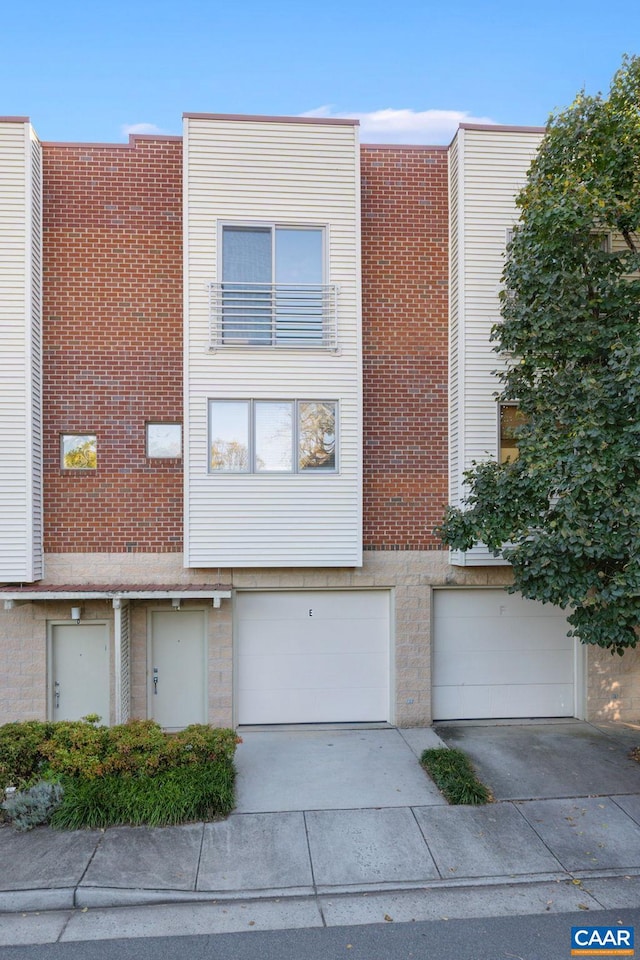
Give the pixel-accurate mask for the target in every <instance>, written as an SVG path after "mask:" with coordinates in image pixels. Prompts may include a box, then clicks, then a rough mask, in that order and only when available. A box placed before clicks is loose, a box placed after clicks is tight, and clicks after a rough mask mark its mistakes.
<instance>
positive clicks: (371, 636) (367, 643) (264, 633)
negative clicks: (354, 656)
mask: <svg viewBox="0 0 640 960" xmlns="http://www.w3.org/2000/svg"><path fill="white" fill-rule="evenodd" d="M388 630H389V628H388V622H387V621H386V620H385V621H382V622H381V621H379V620H361V621H359V628H358V630H355V631H354V629H353V624H352V623H349V624H344V623H343V622H340V621H335V620H330V621H326V620H315V619H314V620H311V621H309V620H308V619H307V620H293V621H287V620H271V621H269V624H268V626H267V627H265V625H264V624H262V623H261V622H260V621H258V620H251V621H248V622H247V623H245V624H243V628H242V652H243V655H246V656H260V655H261V654H262V653H263V652H264V647H265V644H268V649H269V651H270V652H272V653H275V654H285V653H291V654H295V653H314V652H316V651H317V652H321V653H323V654H329V653H335V654H339V653H341V652H344V651H345V650H350V651H352V652H354V653H362V654H368V653H376V652H387V651H388V647H389V632H388Z"/></svg>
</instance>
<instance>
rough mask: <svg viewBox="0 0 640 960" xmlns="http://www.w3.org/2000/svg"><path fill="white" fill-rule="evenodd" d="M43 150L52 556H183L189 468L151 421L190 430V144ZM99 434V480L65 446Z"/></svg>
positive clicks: (140, 141)
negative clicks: (162, 450) (186, 406)
mask: <svg viewBox="0 0 640 960" xmlns="http://www.w3.org/2000/svg"><path fill="white" fill-rule="evenodd" d="M43 150H44V182H45V189H44V269H45V278H46V282H45V288H44V338H45V350H44V422H45V424H46V427H45V464H44V466H45V488H44V491H45V494H44V507H45V549H46V550H47V551H48V552H50V553H59V552H62V551H64V552H70V553H71V552H75V551H78V552H82V553H86V552H90V551H96V552H101V551H102V552H109V551H113V552H118V551H125V552H126V551H141V552H145V551H158V552H164V551H180V550H182V461H181V460H177V459H176V460H174V459H171V460H163V459H148V458H147V457H146V448H145V424H146V422H147V421H161V422H166V421H168V422H180V421H181V420H182V143H181V140H180V139H179V138H171V137H167V138H162V137H160V138H158V137H153V138H145V137H134V138H132V140H131V143H130V144H128V145H121V146H115V145H114V146H111V145H102V144H101V145H96V144H55V143H47V144H44V146H43ZM63 433H71V434H73V433H88V434H96V435H97V438H98V466H97V469H96V470H76V471H69V470H66V471H65V470H62V469H61V466H60V463H61V460H60V436H61V434H63Z"/></svg>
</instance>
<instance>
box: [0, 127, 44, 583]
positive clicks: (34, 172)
mask: <svg viewBox="0 0 640 960" xmlns="http://www.w3.org/2000/svg"><path fill="white" fill-rule="evenodd" d="M40 234H41V178H40V145H39V143H38V142H37V140H36V138H35V136H34V134H33V131H32V130H31V127H30V126H29V124H27V123H22V122H7V121H5V122H2V123H0V358H1V359H0V364H1V366H0V371H1V375H0V448H1V449H2V457H0V490H2V497H0V580H3V581H8V582H22V581H32V580H35V579H38V578H39V577H40V576H41V575H42V504H41V468H42V448H41V415H40V382H41V372H40V311H41V303H40V300H41V236H40Z"/></svg>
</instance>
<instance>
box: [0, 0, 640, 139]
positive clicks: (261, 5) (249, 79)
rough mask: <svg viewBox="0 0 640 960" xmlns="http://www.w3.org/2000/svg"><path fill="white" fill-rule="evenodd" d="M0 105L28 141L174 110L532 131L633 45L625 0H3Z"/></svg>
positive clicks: (176, 119) (386, 127) (633, 13)
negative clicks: (22, 120) (27, 123)
mask: <svg viewBox="0 0 640 960" xmlns="http://www.w3.org/2000/svg"><path fill="white" fill-rule="evenodd" d="M2 34H3V44H2V47H3V53H2V57H1V58H0V115H3V116H29V117H30V118H31V120H32V122H33V124H34V126H35V128H36V131H37V133H38V134H39V136H40V138H41V139H43V140H76V141H77V140H79V141H106V142H118V141H123V140H126V138H127V134H128V133H129V132H130V131H133V132H135V131H139V132H153V131H159V132H162V133H170V134H179V133H181V117H182V113H183V112H185V111H186V112H202V113H255V114H271V115H288V116H293V115H298V114H307V115H319V116H322V115H326V116H357V117H359V118H360V120H361V134H362V139H363V140H367V141H369V142H404V143H446V142H448V141H449V139H450V138H451V135H452V133H453V131H454V130H455V127H456V126H457V123H458V122H459V121H461V120H468V121H474V120H480V121H483V122H484V121H490V122H495V123H507V124H519V125H527V126H529V125H542V124H544V123H545V121H546V119H547V117H548V115H549V113H550V112H551V111H553V110H554V109H556V108H559V107H563V106H567V105H568V104H569V103H570V102H571V101H572V99H573V97H574V96H575V94H576V92H577V91H578V90H579V89H581V88H582V87H585V88H586V90H587V92H589V93H596V92H597V91H598V90H603V91H606V89H607V88H608V85H609V80H610V78H611V76H612V74H613V73H614V71H615V70H616V69H617V67H618V66H619V65H620V61H621V58H622V54H623V53H625V52H627V53H640V3H639V2H638V0H615V2H614V3H612V4H609V3H606V2H604V3H603V2H602V0H597V2H596V0H581V2H578V0H553V2H552V0H535V2H529V3H525V2H523V0H512V2H510V3H508V2H505V0H485V2H483V0H457V2H455V3H454V2H451V0H449V2H447V0H437V2H436V0H395V2H394V0H384V2H381V0H367V2H361V0H323V2H322V3H312V2H310V0H270V2H269V0H235V2H233V0H226V2H224V3H223V2H219V0H208V2H205V0H175V2H167V0H128V2H123V0H111V2H110V3H99V2H94V0H82V2H76V0H62V2H57V3H56V2H55V0H46V2H44V0H23V2H20V0H8V2H7V4H6V5H5V8H4V10H3V15H2Z"/></svg>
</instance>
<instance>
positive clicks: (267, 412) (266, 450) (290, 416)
mask: <svg viewBox="0 0 640 960" xmlns="http://www.w3.org/2000/svg"><path fill="white" fill-rule="evenodd" d="M337 407H338V404H337V402H336V401H335V400H211V401H209V436H210V444H209V450H210V454H209V470H210V471H211V472H212V473H309V472H313V471H318V470H324V471H328V472H335V470H336V426H337V425H336V419H337Z"/></svg>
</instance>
